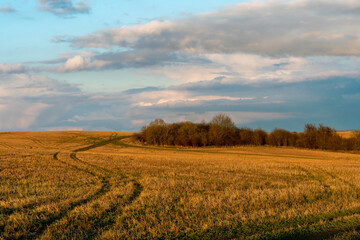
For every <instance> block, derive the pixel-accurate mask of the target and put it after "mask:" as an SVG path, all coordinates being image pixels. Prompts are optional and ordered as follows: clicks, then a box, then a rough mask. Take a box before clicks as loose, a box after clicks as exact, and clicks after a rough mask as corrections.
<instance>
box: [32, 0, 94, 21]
mask: <svg viewBox="0 0 360 240" xmlns="http://www.w3.org/2000/svg"><path fill="white" fill-rule="evenodd" d="M38 2H39V3H40V9H41V10H43V11H46V12H51V13H53V14H55V15H57V16H60V17H69V16H73V15H76V14H87V13H89V12H90V7H89V6H88V4H87V3H86V2H84V1H78V2H74V1H73V0H38Z"/></svg>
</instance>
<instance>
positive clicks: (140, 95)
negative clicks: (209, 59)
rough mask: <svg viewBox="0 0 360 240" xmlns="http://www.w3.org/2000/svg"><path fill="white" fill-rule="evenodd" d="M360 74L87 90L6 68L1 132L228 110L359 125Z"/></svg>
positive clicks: (123, 126) (273, 120) (245, 120)
mask: <svg viewBox="0 0 360 240" xmlns="http://www.w3.org/2000/svg"><path fill="white" fill-rule="evenodd" d="M359 79H360V78H359V77H358V78H351V77H347V78H346V77H331V78H325V79H317V80H314V81H307V82H278V83H270V82H269V83H262V84H256V85H249V84H245V83H240V82H236V83H235V82H228V81H227V80H226V78H216V79H213V80H210V81H201V82H192V83H184V84H180V85H173V86H169V87H162V88H159V87H146V88H139V89H129V90H127V91H124V92H113V93H100V92H99V93H86V92H83V91H82V90H81V89H80V88H79V87H78V86H76V85H72V84H68V83H66V82H60V81H56V80H54V79H50V78H48V77H46V76H43V75H39V74H31V73H26V74H24V73H2V74H0V119H1V123H0V131H11V130H51V129H57V130H59V129H85V130H121V131H138V130H139V129H140V128H141V126H143V125H144V124H147V123H149V122H150V121H152V120H153V119H155V118H163V119H165V120H166V121H168V122H178V121H186V120H190V121H196V122H200V121H202V120H206V121H209V120H210V119H211V118H212V116H213V115H214V114H216V113H219V112H224V113H227V114H228V115H230V116H231V117H232V119H233V120H234V121H235V123H236V124H238V126H239V127H241V126H249V127H254V128H255V127H259V126H260V127H263V128H264V129H266V130H272V129H273V128H275V127H280V128H285V129H289V130H297V131H301V130H302V127H303V126H304V124H305V123H308V122H310V123H315V124H317V123H323V124H326V125H330V126H331V127H335V128H338V129H349V128H351V129H352V128H358V121H357V119H358V118H359V117H360V111H359V110H358V109H359V108H358V105H359V104H360V80H359Z"/></svg>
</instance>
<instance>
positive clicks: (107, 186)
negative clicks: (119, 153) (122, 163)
mask: <svg viewBox="0 0 360 240" xmlns="http://www.w3.org/2000/svg"><path fill="white" fill-rule="evenodd" d="M122 138H124V137H117V136H116V135H112V136H110V138H109V140H105V141H102V142H99V143H94V144H92V145H89V146H86V147H82V148H79V149H76V150H73V151H72V152H71V153H70V158H71V159H72V160H73V161H76V162H79V163H81V164H83V165H84V166H85V167H80V166H77V165H74V164H70V163H69V162H66V161H64V160H61V159H60V158H59V156H58V154H59V152H57V153H55V154H54V155H53V159H54V160H56V161H60V162H62V163H64V164H66V165H68V166H70V167H72V168H75V169H76V170H78V171H82V172H85V173H88V174H90V175H92V176H95V177H97V178H98V179H99V180H100V182H101V188H100V189H99V190H98V191H97V192H95V194H93V195H92V196H90V197H88V198H86V199H83V200H80V201H77V202H74V203H73V204H72V205H71V206H70V207H68V208H66V209H63V211H61V213H60V214H59V215H57V216H55V217H53V218H50V219H49V220H48V221H44V222H43V223H42V225H41V227H40V228H39V229H38V230H37V231H36V235H32V236H28V237H31V238H40V237H41V236H42V235H43V234H44V233H45V232H46V231H47V229H49V228H51V226H53V225H54V224H56V223H57V222H59V221H61V220H62V219H64V218H66V217H67V216H68V215H69V214H70V213H71V212H72V211H73V210H74V209H75V208H77V207H80V206H82V205H85V204H88V203H90V202H93V201H95V200H97V199H99V198H101V197H104V196H105V195H106V194H108V193H109V192H110V191H111V190H112V189H113V188H114V186H113V184H112V181H111V179H112V177H120V178H121V179H123V180H124V181H123V183H124V184H128V183H132V184H133V186H134V187H133V192H132V194H131V195H130V196H128V197H127V199H125V201H124V202H123V203H122V205H120V206H119V203H114V204H112V205H111V206H110V208H109V209H106V210H105V211H104V212H103V213H102V218H101V219H102V220H101V221H102V222H101V223H100V224H99V226H93V227H94V229H93V231H92V232H91V233H89V234H88V235H87V236H86V238H87V239H94V238H96V237H97V235H98V234H99V233H100V230H101V229H110V228H111V227H112V226H113V225H114V224H115V219H116V216H118V215H121V214H122V212H121V210H122V209H123V208H124V207H125V206H128V205H130V204H131V203H133V202H134V201H135V200H136V199H137V198H138V197H139V196H140V194H141V192H142V190H143V187H142V186H141V184H140V183H139V182H138V181H137V180H136V179H135V178H130V177H129V176H127V175H125V174H124V173H115V172H113V171H111V170H109V169H106V168H104V167H101V166H98V165H96V164H93V163H90V162H88V161H86V160H83V159H81V158H79V157H78V156H77V155H76V154H77V153H78V152H85V151H88V150H90V149H94V148H97V147H101V146H105V145H107V144H110V143H114V142H115V141H117V140H119V139H122ZM100 228H101V229H100Z"/></svg>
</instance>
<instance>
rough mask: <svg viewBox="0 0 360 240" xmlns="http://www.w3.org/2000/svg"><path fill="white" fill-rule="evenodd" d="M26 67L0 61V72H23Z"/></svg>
mask: <svg viewBox="0 0 360 240" xmlns="http://www.w3.org/2000/svg"><path fill="white" fill-rule="evenodd" d="M27 70H28V68H27V67H25V66H24V65H22V64H20V63H19V64H7V63H0V73H23V72H25V71H27Z"/></svg>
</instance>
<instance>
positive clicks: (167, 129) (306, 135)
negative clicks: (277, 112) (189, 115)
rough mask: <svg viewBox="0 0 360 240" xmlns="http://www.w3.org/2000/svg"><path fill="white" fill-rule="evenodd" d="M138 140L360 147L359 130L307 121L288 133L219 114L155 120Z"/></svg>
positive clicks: (232, 144) (214, 144) (204, 144)
mask: <svg viewBox="0 0 360 240" xmlns="http://www.w3.org/2000/svg"><path fill="white" fill-rule="evenodd" d="M134 137H135V139H136V140H138V141H141V142H143V143H146V144H151V145H175V146H194V147H200V146H235V145H255V146H261V145H270V146H292V147H298V148H310V149H324V150H346V151H351V150H360V132H359V131H354V132H353V136H352V137H351V138H342V137H341V136H340V135H339V134H338V133H337V132H336V130H335V129H333V128H330V127H328V126H324V125H321V124H320V125H319V126H318V127H317V126H315V125H313V124H306V125H305V128H304V132H302V133H298V132H289V131H287V130H284V129H278V128H276V129H274V130H273V131H272V132H270V133H267V132H265V131H264V130H262V129H261V128H257V129H250V128H240V129H239V128H237V127H236V126H235V124H234V122H233V121H232V120H231V118H230V117H229V116H227V115H225V114H217V115H215V116H214V118H213V119H212V120H211V121H210V122H209V123H205V122H202V123H193V122H180V123H170V124H169V123H165V121H164V120H162V119H155V120H154V121H152V122H151V123H150V124H149V125H147V126H144V127H142V129H141V132H140V133H138V134H136V135H134Z"/></svg>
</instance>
